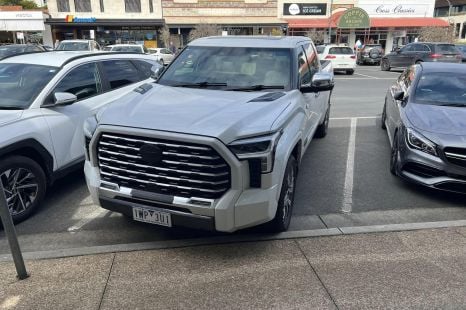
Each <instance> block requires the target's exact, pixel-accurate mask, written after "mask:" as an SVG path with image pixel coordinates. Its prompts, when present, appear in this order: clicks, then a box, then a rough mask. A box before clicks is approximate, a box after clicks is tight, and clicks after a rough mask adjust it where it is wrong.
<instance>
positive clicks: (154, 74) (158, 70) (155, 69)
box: [150, 66, 164, 80]
mask: <svg viewBox="0 0 466 310" xmlns="http://www.w3.org/2000/svg"><path fill="white" fill-rule="evenodd" d="M163 70H164V67H162V66H152V68H151V69H150V71H151V75H150V77H151V78H153V79H154V80H157V79H158V78H159V77H160V75H162V72H163Z"/></svg>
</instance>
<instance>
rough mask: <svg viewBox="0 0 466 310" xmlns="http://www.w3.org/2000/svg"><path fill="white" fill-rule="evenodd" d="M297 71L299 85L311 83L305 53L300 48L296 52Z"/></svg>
mask: <svg viewBox="0 0 466 310" xmlns="http://www.w3.org/2000/svg"><path fill="white" fill-rule="evenodd" d="M298 73H299V80H300V83H301V85H304V84H309V83H311V72H310V70H309V64H308V63H307V57H306V53H305V52H304V49H302V48H301V50H300V51H299V54H298Z"/></svg>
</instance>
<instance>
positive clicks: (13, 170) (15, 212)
mask: <svg viewBox="0 0 466 310" xmlns="http://www.w3.org/2000/svg"><path fill="white" fill-rule="evenodd" d="M0 180H1V182H2V184H3V187H4V189H5V196H6V198H7V200H10V199H11V201H9V204H8V207H9V209H10V213H11V216H12V218H13V221H14V222H15V223H19V222H21V221H24V220H25V219H27V218H28V217H29V216H31V215H32V213H33V212H35V210H36V209H37V207H38V206H39V205H40V203H41V202H42V200H43V199H44V197H45V191H46V189H47V179H46V177H45V173H44V170H42V168H41V166H39V164H38V163H37V162H35V161H34V160H32V159H30V158H27V157H24V156H11V157H7V158H4V159H3V160H2V161H1V162H0ZM20 186H21V188H19V187H20Z"/></svg>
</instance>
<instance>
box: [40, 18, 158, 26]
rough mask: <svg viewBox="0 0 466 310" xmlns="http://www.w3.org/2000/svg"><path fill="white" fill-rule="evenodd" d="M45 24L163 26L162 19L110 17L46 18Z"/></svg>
mask: <svg viewBox="0 0 466 310" xmlns="http://www.w3.org/2000/svg"><path fill="white" fill-rule="evenodd" d="M45 24H47V25H54V26H68V27H86V26H94V27H95V26H123V27H126V26H128V27H129V26H163V25H164V24H165V20H163V19H110V18H96V19H93V21H92V22H76V23H75V22H67V21H66V20H65V19H64V18H48V19H47V20H46V21H45Z"/></svg>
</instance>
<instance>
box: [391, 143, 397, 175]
mask: <svg viewBox="0 0 466 310" xmlns="http://www.w3.org/2000/svg"><path fill="white" fill-rule="evenodd" d="M397 167H398V134H395V136H394V138H393V144H392V150H391V155H390V172H391V173H392V174H393V175H397V174H398V173H397Z"/></svg>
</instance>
